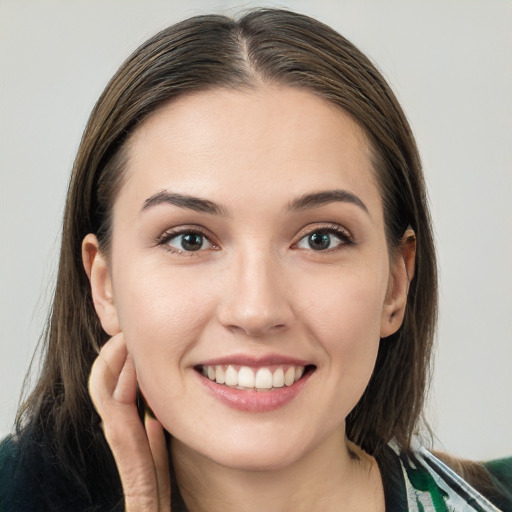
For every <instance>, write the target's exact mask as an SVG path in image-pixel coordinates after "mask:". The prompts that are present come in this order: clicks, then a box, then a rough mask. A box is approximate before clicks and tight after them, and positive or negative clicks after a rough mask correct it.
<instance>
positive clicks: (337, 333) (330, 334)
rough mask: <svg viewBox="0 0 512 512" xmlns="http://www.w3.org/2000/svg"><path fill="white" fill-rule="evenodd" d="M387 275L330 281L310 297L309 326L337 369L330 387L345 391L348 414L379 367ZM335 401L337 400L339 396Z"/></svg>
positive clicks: (370, 274)
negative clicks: (374, 370)
mask: <svg viewBox="0 0 512 512" xmlns="http://www.w3.org/2000/svg"><path fill="white" fill-rule="evenodd" d="M386 276H387V274H386V273H385V272H383V273H381V272H375V271H374V272H371V271H370V272H361V273H358V272H356V271H354V272H347V273H345V275H344V277H342V276H331V278H330V279H327V280H326V281H325V282H324V283H323V286H316V287H313V286H310V287H309V289H310V290H311V293H310V294H309V298H308V300H307V302H305V304H304V309H303V315H302V316H303V318H304V322H305V323H306V325H307V327H308V330H309V331H310V332H311V335H312V337H313V338H314V339H316V340H318V343H319V345H320V349H321V350H322V352H323V357H324V361H325V362H326V365H328V366H330V370H332V371H330V374H329V380H330V385H331V386H332V388H333V389H337V390H341V391H340V392H341V393H343V395H344V396H345V397H346V400H347V404H346V406H347V408H349V409H350V408H351V407H353V406H354V405H355V403H356V402H357V400H358V399H359V397H360V396H361V394H362V392H363V391H364V389H365V387H366V385H367V383H368V381H369V379H370V376H371V373H372V371H373V368H374V366H375V359H376V357H377V352H378V348H379V343H380V326H381V316H382V309H383V304H384V298H385V293H386V288H387V277H386ZM319 284H321V283H318V281H317V285H319ZM333 397H334V400H335V401H336V400H338V396H337V395H335V394H333Z"/></svg>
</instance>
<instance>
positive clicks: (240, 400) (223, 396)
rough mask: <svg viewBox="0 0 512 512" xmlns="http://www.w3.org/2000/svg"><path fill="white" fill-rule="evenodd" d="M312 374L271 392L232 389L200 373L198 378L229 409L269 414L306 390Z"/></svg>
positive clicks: (307, 374)
mask: <svg viewBox="0 0 512 512" xmlns="http://www.w3.org/2000/svg"><path fill="white" fill-rule="evenodd" d="M311 374H312V372H309V373H306V374H305V375H304V376H302V377H301V378H300V379H299V380H298V381H296V382H295V383H294V384H292V385H291V386H284V387H282V388H276V389H273V390H271V391H257V390H251V389H248V390H245V389H235V388H230V387H229V386H225V385H223V384H217V383H216V382H214V381H212V380H210V379H208V378H207V377H205V376H204V375H202V374H200V373H198V374H197V376H198V377H199V379H200V381H201V383H202V384H203V386H205V387H206V389H207V390H208V391H209V392H210V393H211V394H212V395H213V396H214V397H215V398H217V399H218V400H220V401H221V402H223V403H224V404H226V405H228V406H229V407H232V408H233V409H238V410H239V411H246V412H267V411H274V410H275V409H279V408H280V407H283V406H284V405H286V404H288V403H289V402H291V401H292V400H293V399H294V398H295V397H296V396H297V395H298V394H299V393H300V392H301V391H302V389H304V386H305V385H306V382H307V381H308V380H309V377H310V376H311Z"/></svg>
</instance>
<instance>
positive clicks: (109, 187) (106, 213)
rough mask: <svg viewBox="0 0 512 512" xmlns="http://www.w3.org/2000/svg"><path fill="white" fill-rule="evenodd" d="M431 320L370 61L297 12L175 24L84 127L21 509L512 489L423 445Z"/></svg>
mask: <svg viewBox="0 0 512 512" xmlns="http://www.w3.org/2000/svg"><path fill="white" fill-rule="evenodd" d="M435 318H436V264H435V254H434V248H433V243H432V234H431V227H430V216H429V213H428V206H427V204H426V199H425V188H424V184H423V176H422V173H421V167H420V161H419V157H418V154H417V150H416V146H415V143H414V139H413V137H412V134H411V131H410V129H409V126H408V124H407V121H406V119H405V116H404V114H403V112H402V110H401V108H400V106H399V105H398V103H397V101H396V99H395V97H394V95H393V94H392V92H391V91H390V89H389V87H388V86H387V84H386V83H385V81H384V80H383V78H382V77H381V75H380V74H379V73H378V71H377V70H376V69H375V68H374V66H373V65H372V64H371V63H370V62H369V61H368V60H367V59H366V58H365V57H364V56H363V55H362V54H361V53H360V52H359V51H358V50H357V49H356V48H355V47H353V46H352V45H351V44H350V43H349V42H348V41H346V40H345V39H344V38H342V37H341V36H340V35H338V34H336V33H335V32H333V31H332V30H331V29H329V28H328V27H326V26H324V25H322V24H320V23H318V22H316V21H314V20H312V19H310V18H307V17H305V16H301V15H298V14H294V13H290V12H285V11H279V10H260V11H254V12H252V13H249V14H247V15H246V16H244V17H243V18H241V19H240V20H239V21H233V20H230V19H228V18H224V17H218V16H210V17H198V18H192V19H190V20H187V21H185V22H183V23H180V24H178V25H175V26H173V27H170V28H169V29H167V30H164V31H163V32H161V33H160V34H157V35H156V36H155V37H153V38H152V39H150V40H149V41H148V42H147V43H145V44H144V45H143V46H142V47H141V48H139V49H138V50H137V51H136V52H135V53H134V54H133V55H132V56H131V57H130V58H129V59H128V60H127V61H126V62H125V63H124V64H123V66H121V68H120V70H119V71H118V72H117V73H116V75H115V76H114V78H113V79H112V80H111V82H110V83H109V84H108V86H107V88H106V89H105V91H104V93H103V94H102V96H101V98H100V100H99V101H98V103H97V105H96V107H95V109H94V111H93V113H92V115H91V118H90V120H89V123H88V126H87V128H86V131H85V133H84V137H83V139H82V143H81V146H80V148H79V152H78V155H77V158H76V162H75V166H74V170H73V174H72V178H71V184H70V188H69V194H68V200H67V206H66V211H65V218H64V228H63V240H62V249H61V257H60V267H59V275H58V282H57V289H56V294H55V300H54V305H53V311H52V318H51V321H50V323H49V326H48V331H47V337H46V339H47V351H46V362H45V366H44V370H43V373H42V375H41V378H40V380H39V382H38V385H37V386H36V388H35V390H34V392H33V394H32V395H31V397H30V398H29V400H28V401H27V403H26V404H25V406H24V407H23V408H22V410H21V411H20V414H19V421H18V433H17V435H16V436H14V437H12V438H10V439H8V440H6V441H5V442H4V443H3V445H2V482H3V483H2V497H1V500H0V504H1V505H2V507H3V508H2V510H4V509H5V510H54V509H55V510H120V509H122V507H123V503H124V506H125V507H126V510H132V511H133V510H137V511H138V510H173V512H175V511H176V510H191V511H195V510H209V511H212V510H217V509H222V510H231V509H233V510H235V509H236V510H253V509H254V510H256V509H258V510H261V509H267V510H276V511H279V510H290V509H298V510H323V511H329V510H388V511H389V510H393V511H394V510H423V509H426V510H428V509H429V508H428V507H431V508H430V509H431V510H450V509H452V510H453V509H455V510H496V508H495V507H494V506H493V505H492V503H491V502H494V503H495V504H496V505H497V506H498V507H501V508H503V509H506V507H510V506H512V505H511V503H512V501H511V497H510V495H509V491H507V489H506V488H505V487H504V486H505V483H504V482H505V478H506V471H507V468H509V467H510V461H509V462H502V463H497V464H494V465H490V466H487V467H484V466H482V465H471V464H462V465H461V467H460V469H462V472H463V473H465V475H464V476H465V477H466V478H468V479H469V480H470V481H471V484H472V485H469V484H468V483H467V482H465V481H464V480H462V479H460V478H459V477H458V476H457V475H455V474H454V473H452V472H450V470H448V469H447V468H446V467H445V466H444V465H443V464H442V463H441V462H440V461H439V460H438V459H436V458H435V457H433V456H432V455H431V454H430V453H428V452H426V451H425V450H422V449H419V448H415V444H414V443H413V438H414V435H415V434H416V432H417V430H418V428H419V426H420V425H419V424H420V419H421V412H422V404H423V395H424V390H425V384H426V381H427V377H428V370H429V361H430V352H431V346H432V337H433V332H434V325H435ZM98 354H99V355H98ZM91 368H92V369H91ZM88 383H89V391H88V386H87V384H88ZM93 404H94V405H93ZM141 418H143V421H144V424H143V422H142V421H141ZM466 473H467V474H466ZM509 475H510V473H509ZM508 478H510V476H509V477H508ZM4 482H6V483H5V485H4ZM304 482H308V483H307V485H304ZM474 487H476V488H478V490H476V489H475V488H474ZM482 493H483V494H482ZM484 494H485V495H486V496H487V498H488V499H487V498H486V497H484ZM507 494H508V495H507ZM489 500H490V501H489ZM171 504H172V506H171Z"/></svg>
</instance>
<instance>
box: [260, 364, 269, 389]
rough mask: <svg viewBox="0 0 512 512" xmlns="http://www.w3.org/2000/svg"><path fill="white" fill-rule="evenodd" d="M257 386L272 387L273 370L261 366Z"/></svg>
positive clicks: (262, 387)
mask: <svg viewBox="0 0 512 512" xmlns="http://www.w3.org/2000/svg"><path fill="white" fill-rule="evenodd" d="M256 387H257V388H258V389H270V388H271V387H272V372H271V371H270V370H269V369H268V368H260V369H259V370H258V373H257V374H256Z"/></svg>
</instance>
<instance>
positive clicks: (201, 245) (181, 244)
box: [166, 231, 213, 252]
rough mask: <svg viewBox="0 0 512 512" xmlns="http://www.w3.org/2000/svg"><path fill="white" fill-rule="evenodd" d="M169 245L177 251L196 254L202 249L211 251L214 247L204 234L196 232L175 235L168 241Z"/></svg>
mask: <svg viewBox="0 0 512 512" xmlns="http://www.w3.org/2000/svg"><path fill="white" fill-rule="evenodd" d="M166 243H167V245H169V246H170V247H172V248H173V249H176V250H177V251H185V252H194V251H199V250H201V249H211V248H212V247H213V245H212V244H211V243H210V241H209V240H208V239H207V238H206V237H205V236H204V235H203V234H202V233H197V232H195V231H187V232H185V233H180V234H178V235H174V236H172V237H170V238H168V239H167V241H166Z"/></svg>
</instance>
